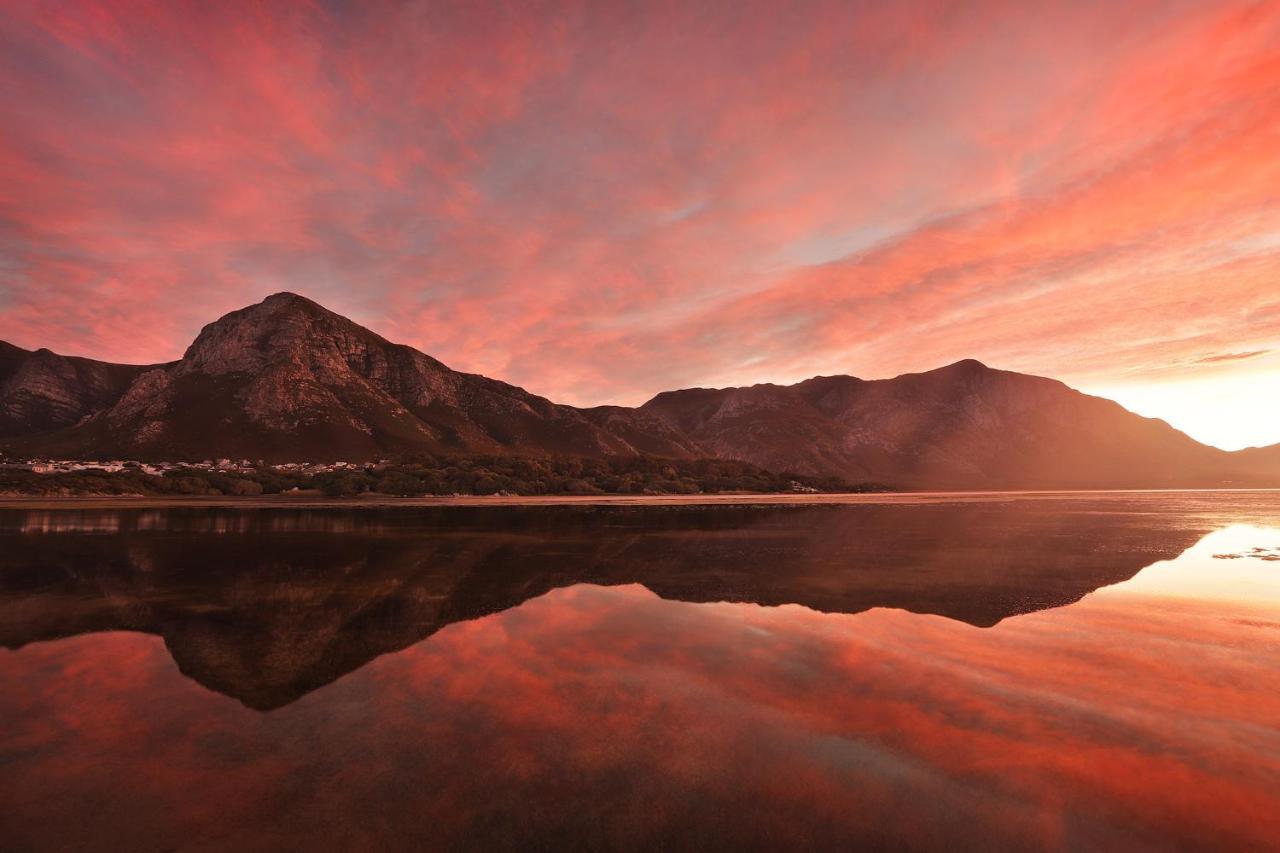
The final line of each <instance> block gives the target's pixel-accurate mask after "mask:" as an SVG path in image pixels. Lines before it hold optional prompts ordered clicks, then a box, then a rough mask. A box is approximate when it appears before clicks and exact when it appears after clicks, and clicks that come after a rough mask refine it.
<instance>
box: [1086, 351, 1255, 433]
mask: <svg viewBox="0 0 1280 853" xmlns="http://www.w3.org/2000/svg"><path fill="white" fill-rule="evenodd" d="M1080 390H1082V391H1085V392H1086V393H1089V394H1096V395H1098V396H1099V397H1106V398H1108V399H1111V400H1115V401H1116V402H1117V403H1119V404H1120V405H1122V406H1124V407H1125V408H1126V409H1129V410H1130V411H1133V412H1137V413H1138V414H1140V415H1145V416H1146V417H1149V418H1160V419H1162V420H1165V421H1168V422H1169V423H1170V424H1172V425H1173V426H1174V427H1176V428H1177V429H1180V430H1182V431H1183V432H1185V433H1186V434H1187V435H1189V436H1191V437H1192V438H1194V439H1196V440H1197V441H1200V442H1203V443H1205V444H1211V445H1213V446H1215V447H1221V448H1222V449H1223V450H1239V449H1241V448H1245V447H1262V446H1266V445H1270V444H1276V443H1278V442H1280V369H1275V370H1268V371H1261V372H1253V373H1241V374H1236V375H1217V376H1213V377H1205V378H1200V379H1183V380H1176V381H1168V382H1158V383H1149V384H1133V385H1111V386H1105V387H1081V389H1080Z"/></svg>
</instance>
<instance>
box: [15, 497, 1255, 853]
mask: <svg viewBox="0 0 1280 853" xmlns="http://www.w3.org/2000/svg"><path fill="white" fill-rule="evenodd" d="M0 646H3V648H2V649H0V803H3V806H2V807H0V849H5V850H22V851H40V850H139V851H144V850H156V851H160V850H175V849H180V850H236V851H243V850H322V849H323V850H393V849H414V850H417V849H471V848H479V849H513V850H514V849H519V850H528V849H584V848H586V849H604V850H613V849H618V850H639V849H688V850H707V849H840V848H843V849H849V848H858V849H865V848H892V849H918V850H934V849H939V850H940V849H946V850H955V849H973V850H977V849H982V850H989V849H1005V848H1007V849H1030V850H1041V849H1075V850H1082V849H1087V850H1130V849H1169V848H1176V849H1223V850H1228V849H1231V850H1234V849H1244V848H1250V849H1268V848H1275V849H1280V493H1273V492H1235V493H1226V492H1224V493H1211V492H1198V493H1145V494H1123V493H1114V494H1093V495H1089V494H1074V495H1057V496H1052V495H1049V496H1046V495H1040V496H1030V495H1028V496H1018V495H998V496H989V497H974V496H966V497H956V498H955V499H954V500H952V499H947V498H937V499H934V500H931V501H926V502H921V501H918V500H901V499H895V498H891V497H887V498H883V499H877V500H876V501H870V502H865V503H860V504H856V505H844V506H840V505H830V506H827V505H810V506H768V505H756V506H714V507H697V506H661V507H643V506H620V507H590V506H568V507H436V508H422V507H412V508H351V509H340V508H327V509H299V508H283V507H277V508H259V509H244V510H237V509H227V508H222V509H217V508H190V507H188V508H167V509H165V508H158V509H146V508H133V509H119V510H113V509H75V508H67V509H49V510H20V509H0Z"/></svg>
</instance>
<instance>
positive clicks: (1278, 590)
mask: <svg viewBox="0 0 1280 853" xmlns="http://www.w3.org/2000/svg"><path fill="white" fill-rule="evenodd" d="M1132 593H1140V594H1144V595H1155V596H1165V597H1171V598H1187V599H1196V600H1200V601H1238V602H1249V603H1252V604H1261V605H1267V606H1271V607H1276V608H1280V529H1276V528H1274V527H1254V526H1252V525H1248V524H1236V525H1232V526H1231V527H1228V528H1226V529H1224V530H1218V531H1215V532H1213V533H1210V534H1209V535H1208V536H1206V537H1204V538H1203V539H1201V540H1200V541H1199V542H1197V543H1196V544H1195V546H1194V547H1192V548H1189V549H1187V550H1186V551H1184V552H1183V553H1182V555H1181V556H1179V557H1178V558H1177V559H1175V560H1167V561H1164V562H1159V563H1156V564H1155V565H1153V566H1149V567H1147V568H1145V569H1143V570H1142V571H1141V572H1139V573H1138V574H1137V575H1136V576H1134V577H1133V578H1131V579H1130V580H1127V581H1125V582H1124V583H1121V584H1117V585H1115V586H1112V587H1106V588H1104V589H1101V590H1099V591H1098V592H1096V593H1094V595H1102V596H1110V595H1117V594H1119V595H1123V594H1132Z"/></svg>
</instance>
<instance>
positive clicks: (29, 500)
mask: <svg viewBox="0 0 1280 853" xmlns="http://www.w3.org/2000/svg"><path fill="white" fill-rule="evenodd" d="M1275 491H1280V490H1277V489H1125V490H1111V491H1089V490H1061V491H990V492H859V493H853V494H818V495H811V494H718V495H536V496H509V495H502V496H497V495H488V496H479V495H462V496H457V497H435V496H431V497H420V498H398V497H392V496H389V495H363V496H361V497H356V498H329V497H324V496H320V495H263V496H260V497H227V496H215V497H201V496H165V495H162V496H144V495H110V496H85V497H61V498H50V497H39V496H34V497H26V496H9V497H3V496H0V509H137V508H163V507H205V508H210V509H213V508H234V509H268V508H303V509H330V508H333V509H362V508H368V509H380V508H387V507H450V506H463V507H515V506H518V507H532V506H755V505H767V506H774V505H776V506H821V505H842V504H913V503H967V502H983V501H1000V500H1037V499H1040V500H1044V499H1064V498H1071V497H1080V498H1086V497H1087V498H1090V499H1094V500H1096V499H1098V498H1100V497H1107V496H1113V497H1116V498H1122V497H1125V496H1129V497H1132V496H1135V495H1144V494H1170V493H1174V494H1179V493H1187V494H1196V493H1209V494H1212V493H1218V492H1221V493H1223V494H1236V493H1240V492H1275Z"/></svg>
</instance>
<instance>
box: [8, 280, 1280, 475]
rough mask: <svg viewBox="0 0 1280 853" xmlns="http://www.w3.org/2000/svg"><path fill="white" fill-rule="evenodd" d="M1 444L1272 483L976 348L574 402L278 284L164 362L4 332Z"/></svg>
mask: <svg viewBox="0 0 1280 853" xmlns="http://www.w3.org/2000/svg"><path fill="white" fill-rule="evenodd" d="M0 447H3V448H4V449H6V450H7V451H8V452H10V453H13V454H17V455H42V456H57V457H63V458H90V459H92V458H135V459H166V460H182V459H192V460H194V459H207V458H220V457H230V458H237V459H241V458H247V459H254V460H257V459H263V460H266V461H274V462H280V461H303V460H313V461H331V460H339V459H341V460H351V461H358V460H368V459H375V458H380V457H386V456H395V455H397V454H402V453H408V452H428V453H448V454H454V455H457V454H463V455H465V454H516V455H528V456H541V455H548V454H566V455H581V456H604V455H628V454H645V455H652V456H666V457H677V458H692V457H707V458H728V459H742V460H745V461H748V462H752V463H755V464H757V465H761V466H763V467H766V468H770V469H773V470H785V471H794V472H797V473H805V474H817V475H836V476H840V477H843V478H845V479H847V480H850V481H879V482H886V483H892V484H895V485H899V486H902V487H906V488H974V489H989V488H1107V487H1156V488H1159V487H1213V486H1224V485H1230V486H1280V445H1276V446H1272V447H1266V448H1253V449H1250V450H1244V451H1238V452H1227V451H1223V450H1219V449H1217V448H1213V447H1209V446H1206V445H1203V444H1200V443H1199V442H1197V441H1195V440H1193V439H1192V438H1190V437H1189V436H1187V435H1185V434H1183V433H1181V432H1179V431H1178V430H1176V429H1174V428H1173V427H1171V426H1169V425H1168V424H1167V423H1165V422H1164V421H1160V420H1155V419H1151V418H1144V417H1140V416H1138V415H1135V414H1133V413H1132V412H1129V411H1127V410H1125V409H1124V408H1123V407H1121V406H1120V405H1119V404H1117V403H1114V402H1112V401H1110V400H1105V399H1102V398H1099V397H1092V396H1089V395H1087V394H1082V393H1080V392H1079V391H1075V390H1073V389H1071V388H1069V387H1067V386H1066V385H1064V384H1063V383H1061V382H1058V381H1056V380H1052V379H1045V378H1042V377H1038V376H1028V375H1025V374H1020V373H1013V372H1009V371H1004V370H993V369H991V368H989V367H986V366H985V365H983V364H981V363H979V362H977V361H973V360H965V361H960V362H957V363H955V364H952V365H948V366H946V367H942V368H939V369H937V370H931V371H928V372H926V373H916V374H906V375H903V376H898V377H896V378H894V379H880V380H863V379H857V378H855V377H852V376H819V377H815V378H813V379H809V380H806V381H804V382H800V383H797V384H795V385H789V386H782V385H771V384H765V385H754V386H751V387H749V388H721V389H709V388H692V389H686V390H681V391H668V392H664V393H661V394H659V395H658V396H656V397H654V398H653V399H652V400H650V401H649V402H647V403H645V404H644V405H642V406H640V407H638V408H627V407H622V406H598V407H595V408H577V407H573V406H567V405H562V404H557V403H553V402H551V401H550V400H547V399H546V398H544V397H539V396H537V395H535V394H531V393H529V392H528V391H525V390H524V389H522V388H518V387H516V386H513V385H508V384H507V383H505V382H500V381H498V380H495V379H489V378H487V377H484V376H479V375H477V374H471V373H461V372H458V371H455V370H451V369H450V368H448V367H446V366H445V365H444V364H441V363H440V362H439V361H436V360H435V359H434V358H431V357H430V356H428V355H425V354H424V353H421V352H419V351H417V350H415V349H413V348H412V347H408V346H404V345H402V344H393V343H390V342H389V341H387V340H385V339H384V338H382V337H380V336H379V335H377V334H375V333H374V332H371V331H369V330H368V329H365V328H363V327H362V326H359V325H358V324H356V323H354V322H352V321H351V320H348V319H347V318H345V317H342V316H340V315H338V314H335V313H333V312H331V311H329V310H327V309H325V308H323V307H321V306H320V305H317V304H316V303H315V302H312V301H311V300H309V299H305V298H303V297H301V296H297V295H295V294H291V293H277V294H275V295H273V296H270V297H268V298H267V299H265V300H263V301H262V302H260V303H258V304H256V305H251V306H249V307H247V308H243V309H241V310H239V311H233V312H232V313H230V314H227V315H226V316H225V317H222V318H221V319H219V320H217V321H216V322H214V323H211V324H210V325H208V326H206V327H205V328H204V329H203V330H201V332H200V334H199V336H198V337H197V338H196V340H195V342H194V343H192V344H191V346H190V347H189V348H188V349H187V351H186V353H185V354H184V355H183V356H182V358H181V359H179V360H178V361H174V362H170V363H168V364H157V365H147V366H136V365H122V364H109V363H106V362H99V361H93V360H90V359H85V358H73V357H68V356H62V355H57V354H55V353H52V352H50V351H48V350H45V349H41V350H37V351H35V352H31V351H28V350H24V349H21V348H19V347H15V346H13V345H11V344H7V343H4V342H0Z"/></svg>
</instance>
